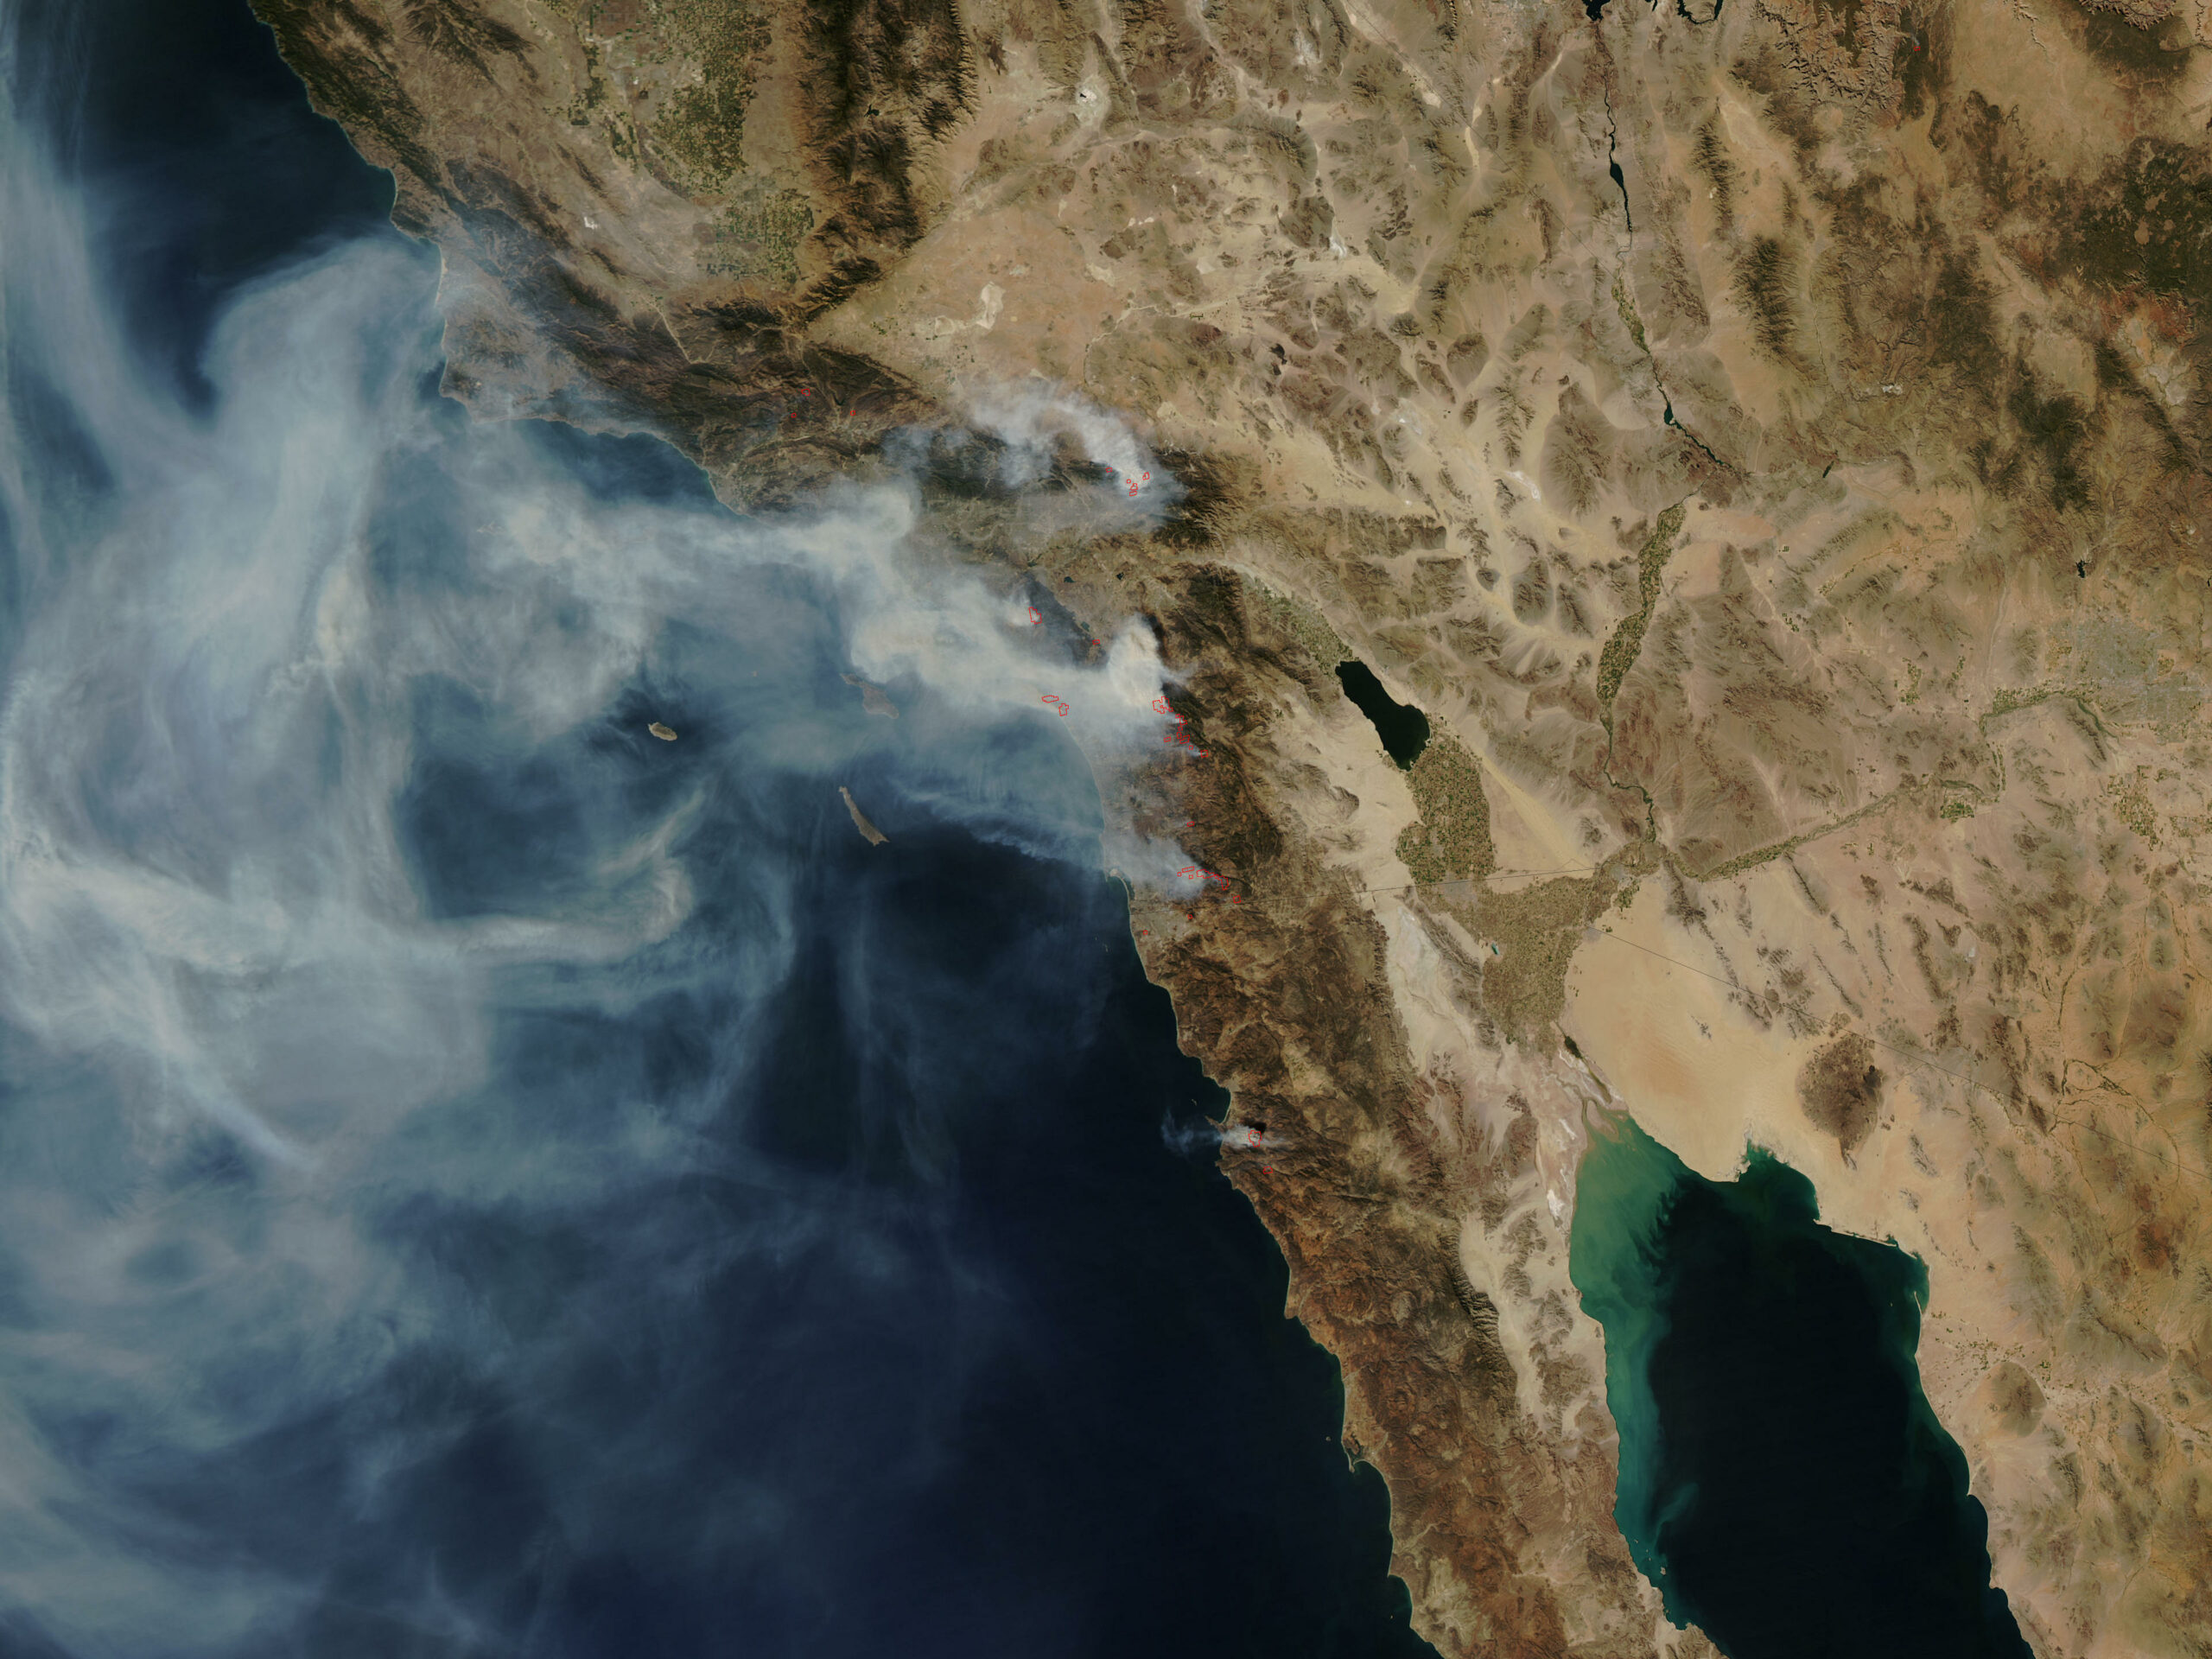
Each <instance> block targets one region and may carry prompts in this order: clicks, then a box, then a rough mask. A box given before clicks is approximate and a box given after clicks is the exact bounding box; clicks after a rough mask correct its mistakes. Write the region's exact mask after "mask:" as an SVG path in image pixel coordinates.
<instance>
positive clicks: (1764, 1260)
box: [1569, 1116, 2029, 1659]
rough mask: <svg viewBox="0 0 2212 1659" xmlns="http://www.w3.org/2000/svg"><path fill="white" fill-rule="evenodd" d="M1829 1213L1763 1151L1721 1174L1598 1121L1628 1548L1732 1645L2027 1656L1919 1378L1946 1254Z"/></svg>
mask: <svg viewBox="0 0 2212 1659" xmlns="http://www.w3.org/2000/svg"><path fill="white" fill-rule="evenodd" d="M1819 1214H1820V1212H1819V1210H1818V1207H1817V1205H1816V1204H1815V1199H1814V1193H1813V1186H1812V1183H1811V1182H1809V1181H1808V1180H1807V1179H1805V1178H1804V1177H1803V1176H1802V1175H1801V1174H1799V1173H1797V1172H1796V1171H1795V1170H1793V1169H1791V1168H1789V1166H1787V1165H1785V1164H1783V1163H1781V1162H1779V1161H1778V1160H1776V1159H1774V1158H1773V1157H1771V1156H1770V1155H1769V1154H1766V1153H1764V1152H1762V1151H1759V1150H1758V1149H1756V1148H1754V1149H1752V1151H1751V1154H1750V1157H1749V1161H1748V1163H1747V1165H1746V1166H1745V1170H1744V1172H1743V1173H1742V1175H1741V1176H1740V1177H1738V1179H1736V1180H1733V1181H1726V1182H1715V1181H1708V1180H1707V1179H1704V1178H1703V1177H1702V1176H1700V1175H1699V1174H1697V1173H1695V1172H1694V1171H1692V1170H1690V1169H1689V1168H1688V1167H1687V1166H1684V1165H1683V1164H1682V1162H1681V1160H1679V1159H1678V1158H1676V1157H1675V1154H1673V1153H1671V1152H1669V1150H1668V1149H1667V1148H1666V1147H1663V1146H1662V1145H1660V1144H1659V1143H1658V1142H1657V1141H1654V1140H1653V1139H1652V1138H1651V1137H1650V1136H1649V1135H1646V1134H1645V1133H1644V1132H1643V1130H1642V1129H1641V1128H1638V1127H1637V1124H1636V1122H1634V1120H1633V1119H1632V1118H1630V1117H1628V1116H1622V1117H1620V1118H1618V1120H1616V1121H1615V1122H1611V1123H1610V1124H1605V1125H1600V1126H1599V1127H1598V1128H1597V1129H1596V1131H1595V1132H1594V1133H1593V1134H1592V1138H1591V1142H1590V1147H1589V1150H1588V1152H1587V1153H1586V1154H1585V1155H1584V1158H1583V1161H1582V1166H1581V1171H1580V1176H1579V1178H1578V1180H1577V1185H1576V1202H1575V1211H1574V1223H1573V1234H1572V1237H1571V1240H1570V1251H1569V1264H1570V1269H1571V1272H1572V1274H1573V1280H1574V1284H1575V1287H1576V1288H1577V1289H1578V1290H1579V1291H1580V1292H1581V1294H1582V1303H1583V1306H1584V1308H1585V1309H1586V1311H1588V1312H1589V1313H1591V1314H1592V1316H1593V1317H1595V1318H1596V1319H1599V1321H1600V1322H1601V1323H1602V1324H1603V1325H1604V1326H1605V1392H1606V1399H1607V1402H1608V1403H1609V1405H1610V1406H1611V1410H1612V1413H1613V1416H1614V1418H1615V1420H1616V1421H1617V1422H1618V1425H1619V1428H1620V1433H1621V1472H1620V1483H1619V1492H1618V1507H1617V1509H1616V1511H1615V1513H1616V1515H1617V1516H1618V1520H1619V1522H1620V1525H1621V1530H1622V1532H1623V1533H1624V1535H1626V1537H1627V1539H1628V1542H1629V1549H1630V1554H1632V1555H1633V1556H1634V1557H1635V1559H1636V1563H1637V1567H1640V1568H1641V1569H1642V1570H1643V1574H1644V1576H1645V1577H1646V1578H1648V1579H1649V1580H1651V1582H1653V1583H1654V1584H1656V1585H1657V1586H1660V1589H1661V1592H1662V1594H1663V1595H1664V1596H1665V1598H1666V1602H1667V1610H1668V1616H1669V1618H1672V1619H1673V1620H1674V1621H1675V1623H1676V1624H1695V1625H1697V1626H1698V1627H1699V1628H1700V1629H1701V1630H1704V1631H1705V1632H1706V1633H1707V1635H1708V1636H1710V1637H1713V1641H1714V1642H1715V1643H1717V1644H1718V1645H1719V1648H1720V1649H1721V1651H1722V1652H1723V1653H1725V1654H1726V1655H1728V1656H1729V1659H1827V1656H1834V1659H1864V1656H1867V1655H1874V1654H1879V1655H1883V1656H1889V1659H1911V1656H1921V1655H1925V1656H1928V1659H1977V1656H1982V1659H2029V1649H2028V1647H2027V1644H2026V1643H2024V1642H2023V1641H2022V1640H2021V1638H2020V1635H2019V1631H2018V1628H2017V1627H2016V1625H2015V1624H2014V1623H2013V1620H2012V1613H2011V1611H2010V1609H2009V1606H2008V1605H2007V1603H2006V1601H2005V1594H2004V1592H2002V1591H2001V1590H1998V1589H1993V1588H1992V1587H1991V1586H1990V1582H1989V1575H1990V1565H1989V1554H1988V1549H1987V1540H1988V1517H1987V1516H1986V1514H1985V1512H1984V1511H1983V1510H1982V1507H1981V1504H1980V1503H1979V1502H1978V1501H1977V1500H1976V1499H1975V1498H1974V1497H1972V1496H1971V1495H1970V1494H1969V1492H1968V1491H1967V1463H1966V1459H1965V1456H1964V1455H1963V1454H1962V1453H1961V1452H1960V1450H1959V1448H1958V1446H1957V1445H1956V1443H1955V1442H1954V1441H1953V1440H1951V1438H1950V1436H1949V1435H1948V1434H1947V1433H1945V1432H1944V1430H1943V1428H1942V1425H1941V1424H1940V1423H1939V1422H1938V1421H1936V1415H1935V1414H1934V1412H1933V1411H1932V1410H1931V1409H1930V1408H1929V1405H1928V1402H1927V1400H1926V1398H1925V1396H1924V1395H1923V1394H1922V1393H1921V1389H1920V1376H1919V1370H1918V1366H1917V1364H1916V1360H1915V1357H1914V1355H1915V1351H1916V1348H1917V1346H1918V1344H1919V1338H1920V1315H1921V1313H1922V1311H1923V1308H1925V1306H1927V1300H1928V1275H1927V1270H1926V1268H1924V1267H1923V1266H1922V1264H1921V1263H1920V1262H1918V1261H1917V1260H1916V1259H1915V1258H1914V1257H1912V1256H1910V1255H1907V1254H1906V1253H1905V1252H1904V1251H1903V1250H1901V1249H1897V1247H1896V1246H1895V1245H1893V1244H1883V1243H1875V1242H1874V1241H1872V1240H1870V1239H1863V1238H1854V1237H1852V1236H1849V1235H1847V1234H1842V1233H1836V1232H1832V1231H1830V1230H1828V1229H1827V1228H1825V1227H1822V1226H1821V1225H1820V1220H1819Z"/></svg>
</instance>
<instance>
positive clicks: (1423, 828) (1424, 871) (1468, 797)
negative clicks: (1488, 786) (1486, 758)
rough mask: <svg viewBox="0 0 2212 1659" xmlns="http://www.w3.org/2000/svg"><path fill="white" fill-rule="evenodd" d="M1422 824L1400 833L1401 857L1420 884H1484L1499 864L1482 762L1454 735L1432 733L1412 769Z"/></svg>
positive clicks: (1408, 778) (1410, 775) (1409, 776)
mask: <svg viewBox="0 0 2212 1659" xmlns="http://www.w3.org/2000/svg"><path fill="white" fill-rule="evenodd" d="M1406 781H1407V782H1408V784H1410V785H1412V786H1413V791H1414V804H1415V805H1416V806H1418V807H1420V808H1421V819H1420V821H1419V822H1418V823H1409V824H1408V825H1407V826H1406V827H1405V828H1404V829H1402V830H1401V831H1399V833H1398V857H1399V858H1400V860H1401V861H1403V863H1404V864H1405V867H1406V868H1407V869H1408V870H1410V871H1411V872H1412V873H1413V878H1414V880H1415V881H1416V882H1433V881H1450V880H1471V881H1479V880H1483V879H1484V877H1485V876H1487V875H1488V874H1490V873H1491V869H1492V868H1495V866H1496V864H1497V858H1496V855H1495V854H1494V853H1493V852H1492V850H1491V841H1490V799H1489V798H1488V797H1487V796H1485V795H1484V793H1483V769H1482V763H1481V762H1480V761H1478V760H1476V759H1475V757H1474V756H1473V755H1471V754H1470V753H1467V751H1466V748H1465V746H1464V745H1462V744H1461V743H1460V741H1459V739H1458V738H1456V737H1454V736H1452V734H1451V733H1449V732H1438V733H1436V734H1434V735H1433V736H1432V737H1431V738H1430V739H1429V741H1428V743H1427V747H1424V748H1423V749H1422V750H1421V757H1420V759H1418V760H1415V761H1414V763H1413V765H1412V766H1410V767H1409V768H1408V770H1407V773H1406Z"/></svg>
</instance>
